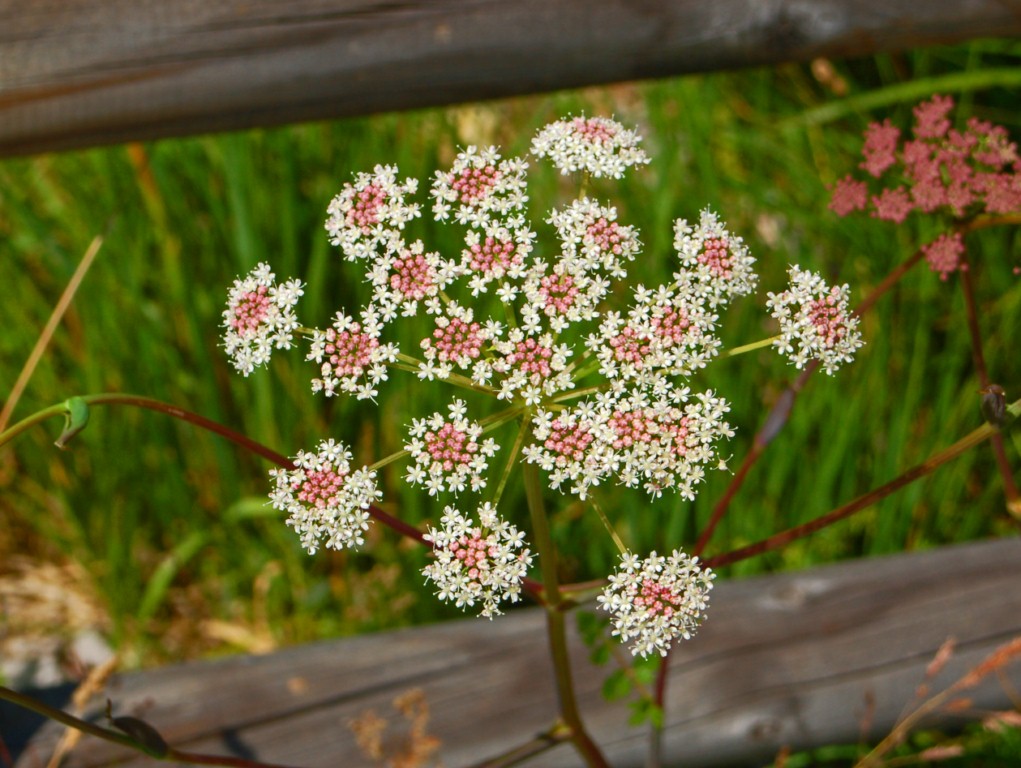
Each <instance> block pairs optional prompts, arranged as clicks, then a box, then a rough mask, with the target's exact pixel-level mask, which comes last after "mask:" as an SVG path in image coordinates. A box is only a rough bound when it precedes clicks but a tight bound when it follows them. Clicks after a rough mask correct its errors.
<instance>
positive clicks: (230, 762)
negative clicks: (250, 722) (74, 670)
mask: <svg viewBox="0 0 1021 768" xmlns="http://www.w3.org/2000/svg"><path fill="white" fill-rule="evenodd" d="M0 699H6V700H7V701H9V702H11V703H12V704H15V705H17V706H19V707H23V708H25V709H28V710H31V711H32V712H35V713H37V714H39V715H42V716H43V717H46V718H48V719H50V720H55V721H56V722H58V723H62V724H63V725H66V726H67V727H68V728H74V729H75V730H77V731H81V732H82V733H87V734H89V735H90V736H95V737H96V738H98V739H103V740H104V741H109V742H112V743H114V744H120V745H121V746H123V747H127V748H128V749H133V750H135V751H137V752H141V753H143V754H146V755H148V756H149V757H152V758H154V759H157V760H170V761H174V762H178V763H190V764H193V765H226V766H233V768H287V767H286V766H280V765H275V764H273V763H260V762H257V761H255V760H246V759H244V758H241V757H230V756H227V755H222V756H221V755H204V754H197V753H194V752H181V751H179V750H176V749H174V748H173V747H168V748H167V750H166V752H165V753H163V754H154V753H153V751H152V750H149V749H146V748H145V746H144V745H142V744H140V743H139V742H138V741H136V740H135V739H133V738H132V737H131V736H128V735H127V734H126V733H121V732H120V731H115V730H112V729H110V728H102V727H100V726H98V725H95V724H94V723H90V722H87V721H86V720H82V719H80V718H77V717H75V716H74V715H70V714H68V713H67V712H64V711H63V710H61V709H55V708H54V707H50V706H48V705H46V704H44V703H43V702H41V701H37V700H36V699H33V698H32V697H31V696H26V695H24V694H23V693H18V692H17V691H13V690H11V689H10V688H5V687H3V686H0Z"/></svg>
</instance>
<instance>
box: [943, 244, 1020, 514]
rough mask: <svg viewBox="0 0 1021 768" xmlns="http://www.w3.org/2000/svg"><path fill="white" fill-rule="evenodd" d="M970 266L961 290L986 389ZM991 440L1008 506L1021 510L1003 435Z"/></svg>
mask: <svg viewBox="0 0 1021 768" xmlns="http://www.w3.org/2000/svg"><path fill="white" fill-rule="evenodd" d="M968 267H969V265H968V263H967V262H965V263H964V264H963V265H962V267H961V269H960V271H959V272H958V274H959V275H960V278H961V291H962V292H963V293H964V307H965V315H966V316H967V318H968V335H969V337H970V338H971V357H972V360H973V361H974V364H975V371H976V372H977V373H978V379H979V382H980V383H981V384H982V389H985V388H986V387H988V386H989V384H990V383H991V382H990V381H989V370H988V369H987V368H986V358H985V355H984V354H983V352H982V330H981V327H980V326H979V322H978V307H977V305H976V304H975V286H974V283H973V282H972V279H971V270H970V269H969V268H968ZM991 442H992V444H993V455H994V456H995V457H996V466H997V468H998V469H999V470H1000V477H1002V478H1003V494H1004V496H1006V497H1007V508H1008V509H1010V510H1012V511H1013V510H1015V509H1016V510H1021V495H1019V494H1018V489H1017V484H1016V483H1015V482H1014V472H1013V470H1012V469H1011V466H1010V462H1009V461H1008V460H1007V451H1006V449H1005V448H1004V445H1003V435H1001V434H999V433H997V434H995V435H993V437H992V441H991Z"/></svg>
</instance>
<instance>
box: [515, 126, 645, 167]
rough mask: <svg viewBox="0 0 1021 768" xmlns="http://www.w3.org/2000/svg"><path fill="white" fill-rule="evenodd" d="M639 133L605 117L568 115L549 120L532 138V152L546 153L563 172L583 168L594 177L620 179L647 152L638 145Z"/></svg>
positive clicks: (639, 141) (639, 140)
mask: <svg viewBox="0 0 1021 768" xmlns="http://www.w3.org/2000/svg"><path fill="white" fill-rule="evenodd" d="M641 141H642V137H641V136H639V135H638V134H637V133H636V132H635V131H632V130H629V129H627V128H625V127H624V126H622V125H621V124H620V123H618V122H616V121H615V120H611V119H609V118H606V117H584V116H582V117H571V118H567V119H566V120H558V121H557V122H555V123H550V124H549V125H547V126H546V127H545V128H543V129H542V130H541V131H539V133H538V135H537V136H536V137H535V138H534V139H533V140H532V154H533V155H535V156H536V157H548V158H549V159H550V162H552V163H553V165H554V166H555V167H556V168H557V169H558V170H559V171H560V173H562V174H568V173H574V172H576V171H585V172H586V173H589V174H591V175H592V176H595V177H600V176H608V177H610V178H614V179H619V178H620V177H621V176H623V175H624V171H625V170H627V169H628V168H630V167H631V166H633V165H645V164H647V163H648V162H649V157H648V155H646V154H645V151H644V150H643V149H642V148H641V147H640V146H638V145H639V144H640V143H641Z"/></svg>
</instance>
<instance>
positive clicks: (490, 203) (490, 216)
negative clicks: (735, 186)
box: [430, 147, 528, 231]
mask: <svg viewBox="0 0 1021 768" xmlns="http://www.w3.org/2000/svg"><path fill="white" fill-rule="evenodd" d="M527 169H528V163H526V162H525V161H523V160H521V159H520V158H510V159H507V160H501V159H500V153H499V151H498V150H497V148H496V147H486V148H484V149H481V150H480V149H478V148H477V147H468V148H467V149H466V150H464V151H463V152H460V153H458V155H457V158H456V159H455V160H454V165H453V166H452V167H451V169H450V170H449V171H437V172H436V178H435V180H434V181H433V185H432V190H431V191H430V194H431V195H432V196H433V200H434V202H433V215H434V216H435V217H436V219H437V220H438V221H439V220H443V219H446V218H448V217H449V215H450V210H451V208H452V207H453V209H454V218H455V219H456V220H457V222H458V223H460V224H467V225H470V226H472V227H475V228H477V229H482V230H486V231H488V230H490V229H491V228H494V227H498V226H501V224H502V223H503V222H504V221H505V220H507V219H508V218H509V217H513V216H514V215H515V214H517V213H518V212H520V211H521V210H522V208H523V207H524V205H525V202H526V201H527V200H528V197H527V196H526V195H525V191H526V189H527V186H526V184H525V171H526V170H527Z"/></svg>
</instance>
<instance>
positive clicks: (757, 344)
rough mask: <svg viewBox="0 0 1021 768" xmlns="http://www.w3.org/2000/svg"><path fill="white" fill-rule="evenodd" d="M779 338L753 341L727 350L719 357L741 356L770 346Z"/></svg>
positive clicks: (772, 337)
mask: <svg viewBox="0 0 1021 768" xmlns="http://www.w3.org/2000/svg"><path fill="white" fill-rule="evenodd" d="M779 338H780V337H779V336H770V337H769V338H768V339H762V340H761V341H753V342H752V343H751V344H744V345H742V346H740V347H734V348H733V349H728V350H727V351H725V352H721V353H720V357H736V356H737V355H743V354H744V353H745V352H754V351H755V350H756V349H762V348H763V347H769V346H772V344H773V342H774V341H776V340H777V339H779Z"/></svg>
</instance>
